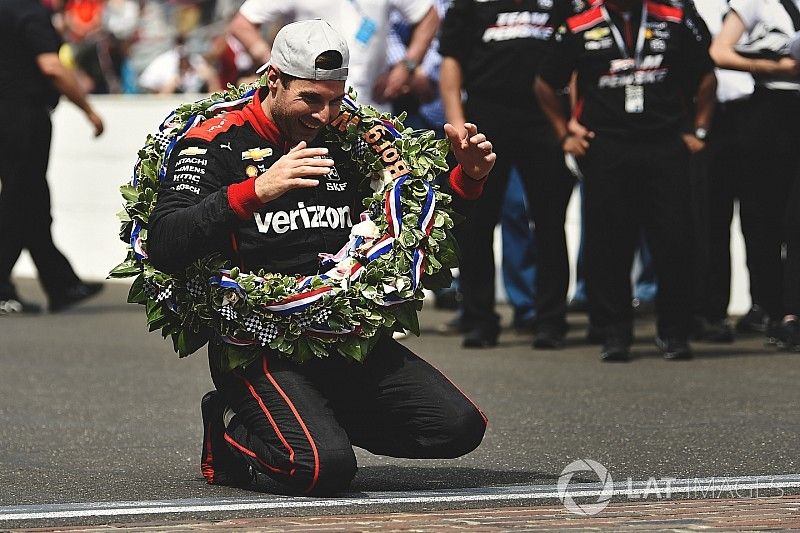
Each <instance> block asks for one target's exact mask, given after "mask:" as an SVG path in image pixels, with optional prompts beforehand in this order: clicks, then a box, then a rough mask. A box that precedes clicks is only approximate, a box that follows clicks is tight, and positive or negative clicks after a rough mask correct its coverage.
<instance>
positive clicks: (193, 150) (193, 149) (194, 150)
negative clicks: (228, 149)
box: [178, 146, 208, 157]
mask: <svg viewBox="0 0 800 533" xmlns="http://www.w3.org/2000/svg"><path fill="white" fill-rule="evenodd" d="M206 152H208V150H207V149H206V148H198V147H197V146H190V147H189V148H184V149H183V150H181V151H180V153H179V154H178V157H181V156H184V155H204V154H205V153H206Z"/></svg>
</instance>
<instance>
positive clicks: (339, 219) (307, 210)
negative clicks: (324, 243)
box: [253, 202, 353, 234]
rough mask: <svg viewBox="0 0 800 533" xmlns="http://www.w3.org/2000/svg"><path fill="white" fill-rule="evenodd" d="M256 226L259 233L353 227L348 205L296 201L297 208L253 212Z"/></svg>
mask: <svg viewBox="0 0 800 533" xmlns="http://www.w3.org/2000/svg"><path fill="white" fill-rule="evenodd" d="M253 218H255V221H256V227H257V228H258V231H259V232H260V233H270V232H272V233H278V234H281V233H286V232H287V231H295V230H298V229H306V228H333V229H336V228H345V227H348V228H349V227H353V221H352V220H351V219H350V207H349V206H344V207H327V206H324V205H309V206H306V205H305V204H304V203H303V202H297V209H292V210H290V211H272V212H269V213H264V214H263V215H262V214H261V213H253Z"/></svg>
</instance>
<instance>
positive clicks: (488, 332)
mask: <svg viewBox="0 0 800 533" xmlns="http://www.w3.org/2000/svg"><path fill="white" fill-rule="evenodd" d="M499 334H500V328H499V327H498V326H497V325H492V326H486V325H484V326H478V327H475V328H472V329H470V330H469V331H468V332H467V334H466V335H464V342H463V343H462V346H463V347H464V348H489V347H492V346H497V336H498V335H499Z"/></svg>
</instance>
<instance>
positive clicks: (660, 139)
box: [536, 0, 716, 360]
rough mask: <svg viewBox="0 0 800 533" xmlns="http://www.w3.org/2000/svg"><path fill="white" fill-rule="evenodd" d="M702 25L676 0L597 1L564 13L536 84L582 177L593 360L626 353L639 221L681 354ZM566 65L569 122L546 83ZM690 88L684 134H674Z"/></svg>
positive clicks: (667, 348) (663, 342)
mask: <svg viewBox="0 0 800 533" xmlns="http://www.w3.org/2000/svg"><path fill="white" fill-rule="evenodd" d="M707 32H708V30H707V28H706V27H705V24H704V23H703V22H702V20H701V19H700V18H699V17H698V16H697V14H696V13H695V11H694V9H693V7H692V5H691V4H689V3H687V4H684V3H683V2H682V1H680V0H606V1H605V2H596V3H595V4H594V5H592V6H591V7H589V8H588V9H586V10H585V11H583V12H581V13H579V14H577V15H573V16H572V17H570V18H568V19H567V21H566V24H565V25H564V26H562V27H561V28H560V29H559V33H558V35H557V38H556V42H555V46H554V49H553V51H552V54H551V55H550V56H549V57H548V59H546V60H545V62H544V64H543V65H542V70H541V74H540V77H539V78H538V79H537V81H536V92H537V95H538V97H539V100H540V102H541V105H542V108H543V109H544V111H545V112H546V113H547V115H548V117H549V118H550V120H551V121H552V123H553V128H554V130H555V134H556V136H557V138H558V139H559V140H560V142H561V146H562V147H563V149H564V151H565V152H567V153H570V154H573V155H574V156H576V157H579V158H581V159H580V166H581V169H582V171H583V174H584V176H585V183H584V202H585V210H584V213H585V216H586V224H585V228H586V235H585V240H584V246H585V253H586V271H587V279H586V281H587V292H588V304H589V317H590V320H591V322H592V325H593V326H595V327H597V328H599V329H600V331H602V332H603V334H604V336H605V339H606V340H605V343H604V346H603V350H602V352H601V356H602V358H603V359H604V360H627V359H628V358H629V356H630V352H629V347H630V344H631V340H632V334H633V331H632V329H633V323H632V318H633V317H632V310H631V305H630V302H631V282H630V271H631V263H632V260H633V251H634V248H635V244H636V240H637V237H638V235H639V231H640V227H641V226H642V225H643V226H644V229H645V234H646V237H647V241H648V243H649V244H650V247H651V251H652V253H653V259H654V262H655V267H656V276H657V278H658V284H659V287H658V296H657V299H656V311H657V313H658V324H657V327H658V335H657V337H656V342H657V344H658V346H659V348H660V349H661V350H662V351H663V352H664V356H665V357H667V358H688V357H691V350H690V348H689V344H688V342H687V339H688V335H689V330H690V324H691V311H692V309H691V294H692V289H691V280H692V249H693V248H692V240H691V235H692V223H691V209H690V200H689V174H688V170H687V165H688V159H689V152H690V151H699V150H702V149H703V147H704V144H705V143H704V140H703V139H702V138H701V137H704V130H707V129H708V127H709V123H710V120H711V114H712V112H713V107H714V90H715V86H716V80H715V77H714V72H713V67H714V65H713V63H712V62H711V58H710V57H709V55H708V50H707V48H708V33H707ZM573 71H574V72H576V73H577V91H578V94H577V97H578V99H577V106H576V111H575V119H576V121H577V122H578V124H579V127H576V128H573V129H572V130H571V131H570V130H568V128H567V126H568V122H567V121H568V118H569V117H568V116H567V114H566V113H565V111H564V109H563V106H562V105H561V101H560V100H559V99H558V97H557V93H556V90H558V89H560V88H562V87H564V86H565V85H566V84H567V83H568V82H569V80H570V77H571V76H572V74H573ZM692 95H695V108H696V112H695V116H694V117H693V120H690V122H692V127H693V131H692V133H686V134H683V135H682V133H681V131H682V128H683V125H684V121H685V119H686V118H687V117H685V114H686V112H685V109H686V105H687V101H686V99H687V98H691V96H692Z"/></svg>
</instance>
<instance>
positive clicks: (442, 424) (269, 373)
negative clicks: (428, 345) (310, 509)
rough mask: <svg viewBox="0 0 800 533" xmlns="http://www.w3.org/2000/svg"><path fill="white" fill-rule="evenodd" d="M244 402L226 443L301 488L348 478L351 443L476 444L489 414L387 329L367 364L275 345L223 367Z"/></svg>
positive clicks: (232, 395) (441, 451) (464, 448)
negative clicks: (231, 368) (290, 356)
mask: <svg viewBox="0 0 800 533" xmlns="http://www.w3.org/2000/svg"><path fill="white" fill-rule="evenodd" d="M218 350H219V347H218V345H211V348H210V351H209V353H210V356H211V357H210V358H211V372H212V378H213V380H214V384H215V385H216V387H217V389H219V390H220V391H221V392H222V394H223V395H224V398H225V400H226V401H227V402H228V404H229V405H230V407H231V408H232V409H233V410H234V411H235V412H236V416H234V418H233V419H232V420H231V422H230V424H229V425H228V427H227V430H226V433H227V435H228V439H226V440H228V443H229V444H230V445H231V447H232V449H234V450H236V451H237V452H238V453H240V454H241V455H242V457H244V458H245V459H246V460H247V461H248V462H249V463H250V464H251V465H252V466H253V467H254V468H256V469H257V470H259V471H260V472H263V473H264V474H267V475H268V476H270V477H271V478H273V479H274V480H276V481H277V482H279V483H280V484H282V485H283V486H285V487H286V489H287V491H288V492H291V493H296V494H318V493H330V492H334V491H336V490H341V489H344V488H346V487H347V486H348V485H349V483H350V481H351V480H352V478H353V476H354V475H355V473H356V458H355V455H354V453H353V448H352V447H353V446H358V447H360V448H364V449H365V450H368V451H370V452H372V453H375V454H378V455H388V456H391V457H407V458H420V459H432V458H453V457H458V456H461V455H464V454H466V453H468V452H470V451H472V450H474V449H475V448H476V447H477V446H478V444H480V442H481V439H482V438H483V434H484V431H485V429H486V417H485V416H484V415H483V413H482V412H481V411H480V410H479V409H478V407H477V406H475V404H473V403H472V402H471V401H470V400H469V399H468V398H467V397H466V396H464V394H463V393H462V392H461V391H460V390H459V389H458V388H457V387H456V386H455V385H453V384H452V383H451V382H450V381H449V380H448V379H447V378H446V377H444V375H442V374H441V373H440V372H439V371H438V370H436V369H435V368H433V367H432V366H431V365H429V364H428V363H426V362H425V361H423V360H422V359H420V358H419V357H417V356H416V355H414V354H413V353H412V352H411V351H409V350H408V349H407V348H405V347H404V346H403V345H401V344H399V343H398V342H396V341H394V340H392V339H391V338H390V337H384V338H383V339H382V340H381V341H379V342H378V344H377V345H376V347H375V349H374V350H373V352H372V353H371V354H370V355H369V357H368V358H367V360H366V362H365V363H363V364H358V363H350V362H348V361H346V360H345V359H343V358H341V357H339V356H338V355H331V357H330V358H328V359H315V360H313V361H310V362H308V363H306V364H304V365H297V364H295V363H292V362H289V361H287V360H285V359H282V358H281V357H279V356H277V355H276V354H275V353H272V352H268V353H266V354H265V355H264V357H263V358H262V360H260V361H257V362H255V363H253V364H251V365H250V366H249V367H248V368H247V369H246V370H244V371H237V372H233V373H222V372H219V371H217V370H216V365H215V362H214V361H215V359H216V355H215V353H216V352H217V351H218Z"/></svg>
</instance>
